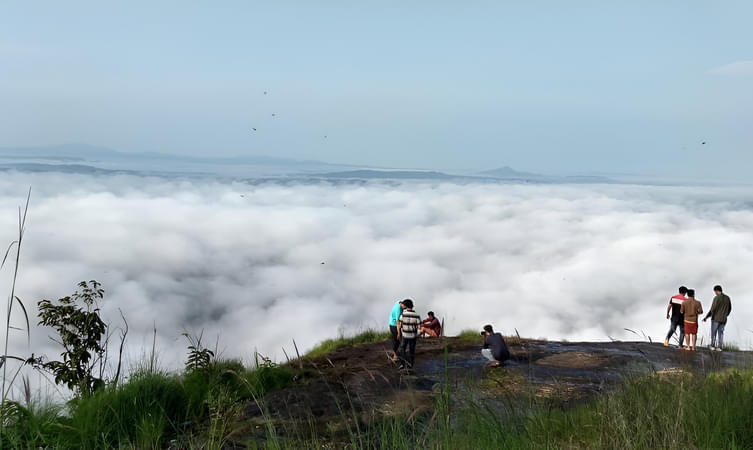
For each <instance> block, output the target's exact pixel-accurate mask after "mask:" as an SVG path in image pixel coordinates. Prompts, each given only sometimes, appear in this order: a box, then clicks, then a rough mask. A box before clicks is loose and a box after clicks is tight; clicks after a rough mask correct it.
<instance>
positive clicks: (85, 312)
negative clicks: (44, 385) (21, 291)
mask: <svg viewBox="0 0 753 450" xmlns="http://www.w3.org/2000/svg"><path fill="white" fill-rule="evenodd" d="M78 286H79V288H81V290H80V291H76V292H74V293H73V295H71V296H68V297H63V298H61V299H58V300H57V301H56V302H52V301H50V300H42V301H40V302H39V303H38V305H39V318H40V321H39V325H44V326H48V327H51V328H53V329H54V330H55V332H56V333H57V335H58V337H59V340H58V341H57V342H58V343H60V344H61V345H62V346H63V349H64V351H63V352H62V353H61V356H62V357H63V360H62V361H48V362H44V361H42V360H39V359H37V360H36V362H37V363H38V365H40V366H41V367H42V368H44V369H46V370H49V371H51V372H52V373H53V374H54V375H55V383H58V384H61V383H62V384H65V385H66V386H68V388H69V389H73V390H75V391H76V392H78V393H79V394H82V395H90V394H92V393H93V392H94V391H96V390H98V389H101V388H102V387H104V380H103V379H102V373H101V370H100V373H99V376H95V375H94V369H95V367H96V366H97V365H98V364H100V367H101V364H102V362H103V358H104V354H105V351H106V348H105V343H104V342H103V338H104V336H105V334H106V332H107V325H106V324H105V323H104V321H102V318H101V317H100V315H99V307H98V305H97V300H101V299H102V298H103V297H104V292H105V291H104V289H102V288H101V287H100V286H101V285H100V284H99V283H97V282H96V281H94V280H92V281H90V282H89V283H87V282H86V281H82V282H80V283H79V284H78Z"/></svg>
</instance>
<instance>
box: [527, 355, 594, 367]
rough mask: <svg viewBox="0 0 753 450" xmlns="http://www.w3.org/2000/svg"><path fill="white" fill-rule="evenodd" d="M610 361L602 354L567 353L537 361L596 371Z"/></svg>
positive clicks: (556, 365)
mask: <svg viewBox="0 0 753 450" xmlns="http://www.w3.org/2000/svg"><path fill="white" fill-rule="evenodd" d="M608 360H609V358H608V357H607V356H606V355H604V354H601V353H586V352H567V353H556V354H554V355H550V356H545V357H543V358H541V359H539V360H537V361H536V364H541V365H544V366H554V367H566V368H571V369H595V368H597V367H602V366H604V365H605V364H606V362H607V361H608Z"/></svg>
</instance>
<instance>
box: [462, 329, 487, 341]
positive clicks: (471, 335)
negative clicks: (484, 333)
mask: <svg viewBox="0 0 753 450" xmlns="http://www.w3.org/2000/svg"><path fill="white" fill-rule="evenodd" d="M458 340H459V341H460V343H461V344H481V343H482V342H483V338H482V337H481V330H470V329H468V330H463V331H461V332H460V334H458Z"/></svg>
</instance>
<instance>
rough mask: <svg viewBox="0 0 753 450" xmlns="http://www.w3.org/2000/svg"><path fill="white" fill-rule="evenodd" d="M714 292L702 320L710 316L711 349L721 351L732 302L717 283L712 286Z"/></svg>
mask: <svg viewBox="0 0 753 450" xmlns="http://www.w3.org/2000/svg"><path fill="white" fill-rule="evenodd" d="M714 294H716V297H714V301H713V302H711V309H710V310H709V313H708V314H706V317H704V318H703V321H704V322H705V321H707V320H708V319H709V317H711V350H715V351H718V352H721V351H722V347H724V327H725V326H727V316H729V313H731V312H732V302H731V301H730V299H729V296H728V295H727V294H725V293H724V292H722V287H721V286H719V285H718V284H717V285H716V286H714ZM717 338H718V340H717Z"/></svg>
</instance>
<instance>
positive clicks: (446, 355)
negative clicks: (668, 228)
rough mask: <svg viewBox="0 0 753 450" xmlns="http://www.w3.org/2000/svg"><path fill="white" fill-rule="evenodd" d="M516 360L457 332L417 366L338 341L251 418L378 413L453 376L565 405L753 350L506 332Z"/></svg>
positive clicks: (458, 385) (385, 349) (404, 406)
mask: <svg viewBox="0 0 753 450" xmlns="http://www.w3.org/2000/svg"><path fill="white" fill-rule="evenodd" d="M506 340H507V344H508V347H509V348H510V353H511V360H510V361H507V362H506V363H505V364H504V366H502V367H498V368H488V367H487V366H486V362H487V361H486V360H485V359H484V358H483V357H482V356H481V352H480V350H481V345H480V342H479V343H478V344H469V343H467V342H466V343H464V342H462V341H461V340H459V339H458V338H453V337H449V338H441V339H420V340H419V342H418V345H417V348H416V366H415V370H414V372H412V373H407V372H405V371H401V370H399V369H398V368H397V366H396V364H395V363H393V362H392V361H391V359H390V356H391V351H390V343H389V342H388V341H383V342H377V343H372V344H364V345H358V346H353V347H343V348H340V349H337V350H336V351H334V352H332V353H331V354H329V355H328V356H326V357H320V358H317V359H313V360H309V359H306V358H304V359H303V360H302V361H300V362H291V363H290V364H291V365H293V366H296V367H297V368H298V369H299V370H302V373H303V377H302V379H301V380H299V381H298V382H297V383H295V384H294V385H292V386H290V387H288V388H286V389H283V390H282V391H278V392H273V393H270V394H268V395H267V396H265V397H264V399H263V400H262V401H260V402H253V403H250V404H249V405H248V406H247V407H246V410H245V414H244V419H245V420H250V421H252V422H256V423H262V422H264V421H267V420H276V421H286V420H299V421H301V420H303V421H308V422H312V421H314V422H323V423H328V422H330V421H332V420H335V419H337V418H338V417H339V418H341V419H347V418H352V419H353V420H356V419H357V420H361V421H367V422H368V421H371V420H375V419H378V418H379V417H383V416H385V415H393V414H406V413H407V414H411V413H418V412H420V411H423V410H429V409H431V408H432V407H433V396H434V395H435V393H436V392H438V391H439V390H440V389H441V388H442V386H444V385H445V383H447V384H451V385H452V386H453V389H451V390H450V391H451V392H453V394H454V395H459V394H458V393H459V392H461V391H462V386H463V385H467V384H468V383H469V382H471V383H473V382H478V383H481V385H482V386H483V387H484V389H483V391H484V392H486V394H487V395H488V397H489V398H494V397H500V396H502V395H510V394H512V395H515V394H526V395H534V396H536V397H540V398H542V399H548V400H552V401H554V402H555V404H556V405H557V406H562V407H568V406H570V405H574V404H577V403H578V402H580V401H583V400H587V399H589V398H591V397H592V396H594V395H595V394H598V393H599V392H602V391H604V390H609V389H612V388H613V387H614V386H616V385H617V383H618V382H619V381H620V380H622V379H624V378H625V377H628V376H636V375H645V374H649V373H657V372H658V373H677V372H681V371H692V372H696V373H704V374H705V373H708V372H711V371H714V370H720V369H724V368H730V367H753V353H751V352H711V351H709V350H708V349H705V348H704V349H701V348H699V349H698V350H697V351H694V352H693V351H686V350H680V349H678V348H676V347H664V346H663V345H662V344H655V343H648V342H618V341H614V342H572V343H571V342H549V341H542V340H525V339H518V338H515V337H513V338H506Z"/></svg>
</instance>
